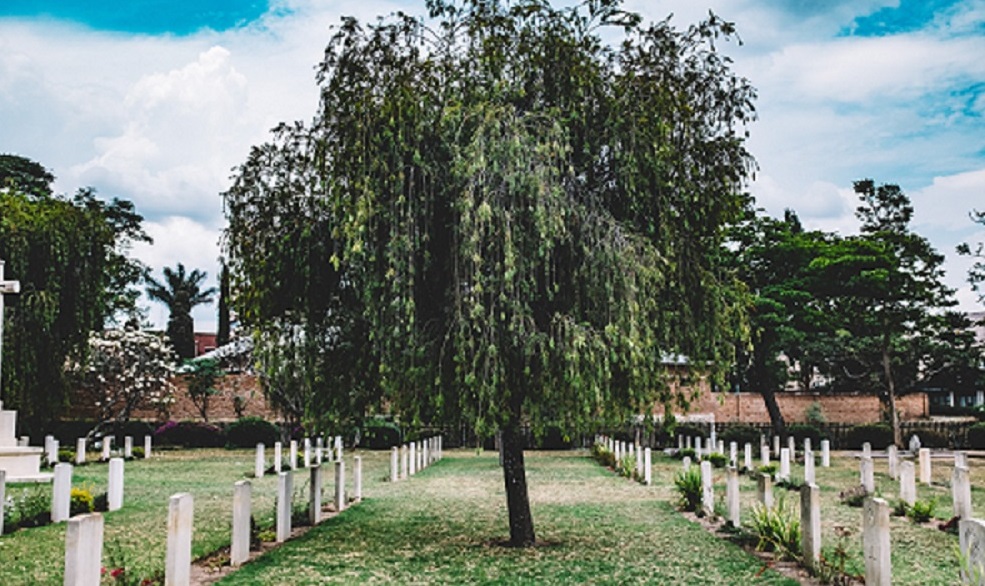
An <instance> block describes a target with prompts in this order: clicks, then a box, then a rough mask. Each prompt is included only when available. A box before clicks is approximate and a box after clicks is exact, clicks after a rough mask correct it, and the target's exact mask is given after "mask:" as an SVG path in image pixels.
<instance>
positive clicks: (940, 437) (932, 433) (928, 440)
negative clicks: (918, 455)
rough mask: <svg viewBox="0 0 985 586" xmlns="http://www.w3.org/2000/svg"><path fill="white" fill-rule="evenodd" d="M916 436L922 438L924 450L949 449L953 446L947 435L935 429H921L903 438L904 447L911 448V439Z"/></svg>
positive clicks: (921, 445) (921, 442) (921, 444)
mask: <svg viewBox="0 0 985 586" xmlns="http://www.w3.org/2000/svg"><path fill="white" fill-rule="evenodd" d="M915 435H916V436H919V437H920V447H923V448H947V447H950V445H951V440H950V438H948V437H947V435H946V434H944V433H941V432H939V431H936V430H933V429H921V430H918V431H912V432H910V433H908V434H906V436H904V438H903V445H904V446H909V445H910V438H912V437H913V436H915Z"/></svg>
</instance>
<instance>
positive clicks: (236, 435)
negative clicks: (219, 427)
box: [226, 417, 280, 448]
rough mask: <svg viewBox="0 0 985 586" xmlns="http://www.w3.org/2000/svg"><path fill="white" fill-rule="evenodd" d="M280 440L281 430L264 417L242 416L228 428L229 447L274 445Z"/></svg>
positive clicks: (227, 445)
mask: <svg viewBox="0 0 985 586" xmlns="http://www.w3.org/2000/svg"><path fill="white" fill-rule="evenodd" d="M278 441H280V430H279V429H277V426H276V425H274V424H273V423H270V422H269V421H267V420H266V419H264V418H262V417H241V418H239V419H237V420H236V421H234V422H233V423H231V424H229V427H228V428H226V447H227V448H253V447H256V445H257V444H263V445H265V446H273V445H274V443H276V442H278Z"/></svg>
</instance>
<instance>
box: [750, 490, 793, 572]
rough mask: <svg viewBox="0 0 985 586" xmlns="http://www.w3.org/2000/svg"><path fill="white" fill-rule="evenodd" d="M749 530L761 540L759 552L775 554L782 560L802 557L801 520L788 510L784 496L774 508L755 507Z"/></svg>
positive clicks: (757, 546)
mask: <svg viewBox="0 0 985 586" xmlns="http://www.w3.org/2000/svg"><path fill="white" fill-rule="evenodd" d="M749 528H750V529H751V530H752V532H753V534H754V535H755V536H756V537H757V538H758V540H759V541H758V543H757V544H756V549H758V550H759V551H772V552H775V553H776V554H777V555H778V556H779V557H780V558H781V559H784V558H786V559H797V558H798V557H800V520H799V519H798V518H797V515H796V514H794V513H793V512H791V511H788V510H787V508H786V506H785V502H784V499H783V497H782V496H781V497H779V498H778V499H777V502H776V505H775V506H773V507H772V508H771V507H766V506H763V505H762V504H760V503H757V504H756V505H754V506H753V508H752V515H750V521H749Z"/></svg>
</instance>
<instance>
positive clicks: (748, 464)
mask: <svg viewBox="0 0 985 586" xmlns="http://www.w3.org/2000/svg"><path fill="white" fill-rule="evenodd" d="M742 466H743V467H744V468H745V469H746V470H752V444H748V443H747V444H746V445H745V448H744V450H743V454H742Z"/></svg>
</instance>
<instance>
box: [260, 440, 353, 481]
mask: <svg viewBox="0 0 985 586" xmlns="http://www.w3.org/2000/svg"><path fill="white" fill-rule="evenodd" d="M299 448H300V450H301V451H300V452H299ZM326 451H327V452H328V453H327V454H326ZM298 454H300V455H301V466H302V467H303V468H305V469H307V468H311V467H312V466H320V465H321V464H322V463H323V462H324V461H325V459H326V455H327V459H329V460H331V461H333V462H338V461H340V460H342V458H343V456H344V454H343V447H342V436H340V435H337V436H335V440H334V445H333V447H332V448H327V447H326V446H325V441H324V438H323V437H321V436H319V437H317V438H315V441H314V443H312V441H311V438H307V437H306V438H304V439H303V440H302V441H301V443H300V444H299V443H298V441H297V440H291V442H290V443H289V444H288V453H287V458H288V462H287V468H289V469H290V470H297V469H298ZM266 469H267V455H266V446H265V445H263V444H262V443H258V444H257V447H256V456H255V458H254V464H253V476H254V477H255V478H263V475H264V472H265V471H266ZM273 469H274V474H280V473H281V472H283V471H284V469H285V466H284V445H283V444H282V443H281V442H274V465H273Z"/></svg>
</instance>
